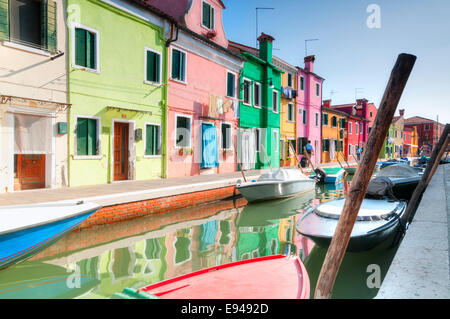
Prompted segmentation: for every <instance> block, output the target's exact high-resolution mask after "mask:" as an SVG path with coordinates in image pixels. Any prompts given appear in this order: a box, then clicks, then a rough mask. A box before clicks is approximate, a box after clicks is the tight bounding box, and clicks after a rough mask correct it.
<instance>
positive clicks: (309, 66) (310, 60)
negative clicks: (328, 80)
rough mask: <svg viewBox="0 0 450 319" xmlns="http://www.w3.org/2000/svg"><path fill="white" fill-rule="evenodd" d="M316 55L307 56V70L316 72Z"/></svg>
mask: <svg viewBox="0 0 450 319" xmlns="http://www.w3.org/2000/svg"><path fill="white" fill-rule="evenodd" d="M315 60H316V57H315V56H314V55H309V56H307V57H305V70H306V71H308V72H314V61H315Z"/></svg>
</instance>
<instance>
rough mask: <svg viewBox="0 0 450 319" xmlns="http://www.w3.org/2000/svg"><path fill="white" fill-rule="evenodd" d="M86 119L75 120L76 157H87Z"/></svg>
mask: <svg viewBox="0 0 450 319" xmlns="http://www.w3.org/2000/svg"><path fill="white" fill-rule="evenodd" d="M87 135H88V119H83V118H79V119H78V120H77V155H87Z"/></svg>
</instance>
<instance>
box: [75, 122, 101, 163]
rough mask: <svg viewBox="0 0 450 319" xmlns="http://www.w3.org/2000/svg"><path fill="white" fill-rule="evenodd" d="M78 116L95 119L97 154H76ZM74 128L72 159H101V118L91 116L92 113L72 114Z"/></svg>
mask: <svg viewBox="0 0 450 319" xmlns="http://www.w3.org/2000/svg"><path fill="white" fill-rule="evenodd" d="M79 118H83V119H91V120H96V121H97V143H98V145H97V155H78V154H77V140H78V136H77V123H78V119H79ZM73 127H74V128H75V134H74V136H75V139H74V149H73V154H74V155H73V157H72V158H73V159H76V160H78V159H102V158H103V155H102V139H101V137H102V135H101V129H102V118H101V117H99V116H93V115H82V114H75V116H74V126H73Z"/></svg>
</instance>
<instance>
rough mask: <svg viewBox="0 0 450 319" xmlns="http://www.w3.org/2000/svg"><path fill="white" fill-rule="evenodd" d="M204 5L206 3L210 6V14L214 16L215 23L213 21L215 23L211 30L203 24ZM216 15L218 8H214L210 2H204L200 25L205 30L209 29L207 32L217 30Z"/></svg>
mask: <svg viewBox="0 0 450 319" xmlns="http://www.w3.org/2000/svg"><path fill="white" fill-rule="evenodd" d="M203 3H206V4H207V5H209V14H210V15H211V14H212V15H213V16H214V18H213V21H212V22H213V23H212V28H210V27H209V26H207V25H204V24H203ZM211 11H212V12H211ZM215 14H216V8H214V6H213V5H212V4H211V3H209V2H208V1H202V14H201V22H200V25H201V26H202V27H203V28H205V29H207V30H215V28H216V17H215Z"/></svg>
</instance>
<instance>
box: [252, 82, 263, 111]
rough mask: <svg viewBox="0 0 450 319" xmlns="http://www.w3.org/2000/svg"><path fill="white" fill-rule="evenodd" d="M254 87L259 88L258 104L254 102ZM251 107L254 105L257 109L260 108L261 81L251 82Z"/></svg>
mask: <svg viewBox="0 0 450 319" xmlns="http://www.w3.org/2000/svg"><path fill="white" fill-rule="evenodd" d="M255 87H258V88H259V90H258V104H256V102H255V96H256V94H255ZM252 91H253V96H252V97H253V107H256V108H257V109H260V108H261V97H262V95H261V83H259V82H254V83H253V90H252Z"/></svg>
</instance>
